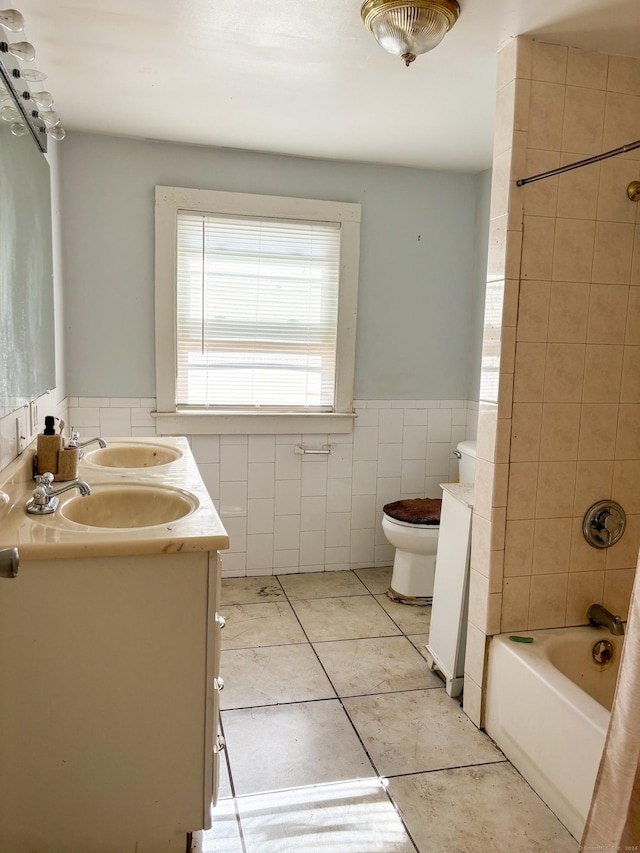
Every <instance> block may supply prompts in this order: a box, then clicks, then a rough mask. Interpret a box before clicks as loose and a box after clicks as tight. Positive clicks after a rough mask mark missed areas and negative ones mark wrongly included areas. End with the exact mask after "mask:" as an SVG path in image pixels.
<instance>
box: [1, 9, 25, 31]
mask: <svg viewBox="0 0 640 853" xmlns="http://www.w3.org/2000/svg"><path fill="white" fill-rule="evenodd" d="M0 24H1V25H2V26H3V27H4V28H5V30H9V31H10V32H12V33H21V32H22V30H23V29H24V18H23V17H22V15H21V14H20V12H18V10H17V9H0Z"/></svg>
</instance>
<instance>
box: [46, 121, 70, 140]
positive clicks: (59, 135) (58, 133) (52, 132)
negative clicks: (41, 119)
mask: <svg viewBox="0 0 640 853" xmlns="http://www.w3.org/2000/svg"><path fill="white" fill-rule="evenodd" d="M45 133H46V134H47V136H50V137H51V138H52V139H57V141H58V142H61V141H62V140H63V139H64V138H65V136H66V135H67V132H66V131H65V129H64V127H60V125H58V126H57V127H48V128H47V129H46V130H45Z"/></svg>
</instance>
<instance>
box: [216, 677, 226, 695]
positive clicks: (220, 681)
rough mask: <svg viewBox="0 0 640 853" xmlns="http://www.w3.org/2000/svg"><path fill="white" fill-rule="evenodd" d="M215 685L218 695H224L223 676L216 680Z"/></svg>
mask: <svg viewBox="0 0 640 853" xmlns="http://www.w3.org/2000/svg"><path fill="white" fill-rule="evenodd" d="M214 684H215V688H216V690H217V691H218V693H222V691H223V690H224V678H223V677H222V676H221V675H219V676H218V677H217V678H216V680H215V682H214Z"/></svg>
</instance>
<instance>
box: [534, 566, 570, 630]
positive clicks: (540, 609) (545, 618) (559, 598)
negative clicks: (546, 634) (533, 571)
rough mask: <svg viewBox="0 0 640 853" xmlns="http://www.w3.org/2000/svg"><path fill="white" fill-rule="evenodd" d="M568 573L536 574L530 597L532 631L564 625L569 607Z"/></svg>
mask: <svg viewBox="0 0 640 853" xmlns="http://www.w3.org/2000/svg"><path fill="white" fill-rule="evenodd" d="M567 588H568V575H567V574H548V575H547V574H545V575H534V576H533V577H532V578H531V595H530V599H529V623H528V628H529V630H530V631H533V630H535V629H536V628H560V627H563V626H564V623H565V618H566V609H567Z"/></svg>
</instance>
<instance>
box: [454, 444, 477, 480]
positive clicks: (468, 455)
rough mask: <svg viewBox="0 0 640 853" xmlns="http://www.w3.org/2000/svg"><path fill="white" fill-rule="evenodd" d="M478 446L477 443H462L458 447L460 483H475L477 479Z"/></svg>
mask: <svg viewBox="0 0 640 853" xmlns="http://www.w3.org/2000/svg"><path fill="white" fill-rule="evenodd" d="M476 444H477V442H475V441H461V442H460V444H459V445H458V453H459V454H460V456H459V459H460V462H459V471H460V473H459V477H458V479H459V481H460V482H461V483H473V481H474V480H475V477H476Z"/></svg>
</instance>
